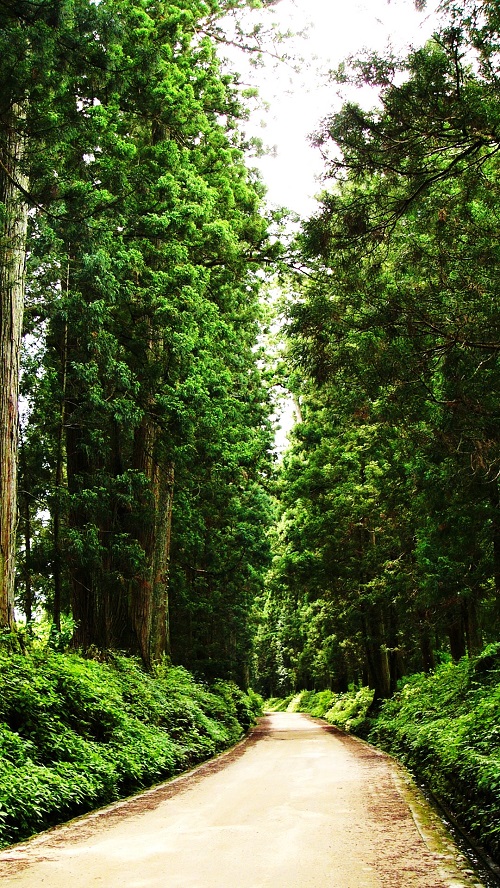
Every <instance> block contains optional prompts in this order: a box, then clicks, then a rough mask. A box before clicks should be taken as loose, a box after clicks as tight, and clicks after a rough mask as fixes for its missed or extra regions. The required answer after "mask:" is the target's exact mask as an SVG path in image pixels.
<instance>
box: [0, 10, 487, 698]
mask: <svg viewBox="0 0 500 888" xmlns="http://www.w3.org/2000/svg"><path fill="white" fill-rule="evenodd" d="M271 5H272V3H270V2H269V3H263V4H261V3H254V2H253V0H249V2H246V0H210V2H205V0H176V2H175V3H171V2H166V0H153V2H148V0H134V2H132V0H123V2H121V3H120V4H119V5H117V4H115V3H113V2H111V0H100V2H99V3H95V2H91V0H36V2H35V0H32V2H29V0H23V2H15V3H14V2H11V0H4V2H1V3H0V11H1V14H2V29H1V31H0V49H1V56H0V95H1V97H2V102H1V105H0V122H1V132H0V300H1V315H0V321H1V323H0V365H1V375H2V387H1V396H0V397H1V400H0V484H1V487H0V490H1V498H0V500H1V513H0V590H1V591H0V626H1V627H3V628H4V629H7V630H8V629H12V628H13V627H14V622H15V609H17V612H18V613H19V612H22V614H23V615H24V617H25V618H26V622H27V626H28V627H30V625H31V624H32V623H33V621H34V620H36V619H37V618H38V615H39V614H40V611H41V610H44V611H46V612H47V613H48V614H49V616H50V620H51V622H52V625H53V633H54V637H57V636H58V635H59V634H60V633H61V632H62V631H63V630H65V626H67V625H69V626H70V628H71V632H72V644H73V645H74V646H75V647H76V648H79V649H84V650H90V651H93V650H106V649H117V650H121V651H126V652H130V653H133V654H137V655H139V656H140V657H141V658H142V660H143V662H144V664H145V665H146V666H151V665H152V664H153V663H154V662H155V661H158V660H161V659H162V657H163V656H165V655H166V656H167V657H170V658H171V659H172V660H173V661H174V662H176V663H182V664H183V665H185V666H187V667H188V668H189V669H192V670H193V671H195V672H196V673H199V674H202V675H204V676H206V677H208V678H211V677H214V676H224V677H230V678H233V679H236V680H237V681H239V682H240V683H242V684H247V683H248V680H249V676H250V673H251V672H252V670H253V671H254V677H255V678H257V680H258V681H259V682H260V685H261V689H262V690H263V691H264V692H265V693H266V694H269V695H271V694H272V695H276V694H279V693H283V692H287V693H288V692H289V691H290V690H293V689H295V688H316V689H320V688H323V687H324V688H333V689H335V690H343V689H345V688H347V687H348V686H349V685H352V684H354V685H358V684H361V683H367V684H369V685H370V686H371V687H372V688H374V689H375V690H376V693H377V696H379V697H384V696H387V695H388V694H390V693H391V691H392V690H393V689H394V688H395V686H396V683H397V681H398V679H399V678H400V677H401V676H402V675H403V674H407V673H409V672H412V671H420V670H425V671H428V670H432V669H433V668H434V666H435V665H436V664H437V663H438V662H439V661H440V660H442V659H443V658H445V659H446V658H447V657H452V658H454V659H455V660H458V659H460V657H462V656H463V655H464V654H466V653H469V654H474V653H475V652H477V651H479V650H480V649H481V647H482V646H483V644H484V643H485V642H488V641H490V640H494V639H495V638H496V637H497V636H498V629H499V624H500V609H499V590H500V505H499V488H498V479H499V470H500V469H499V467H500V434H499V428H500V426H499V422H498V419H499V410H498V395H497V392H498V388H499V383H500V367H499V363H498V358H499V353H500V330H499V311H498V292H499V281H498V258H499V256H498V251H499V246H498V217H499V211H500V192H499V188H498V178H499V176H498V173H499V167H498V164H499V160H498V151H499V145H500V142H499V135H498V133H499V121H500V102H499V96H500V90H499V86H500V80H499V76H500V70H499V66H498V58H499V37H498V35H499V26H500V20H499V12H498V9H497V6H496V4H495V3H493V2H490V0H464V2H462V3H460V4H455V3H453V2H452V0H443V3H442V5H441V16H442V18H441V25H440V27H439V28H438V30H437V31H436V34H435V35H434V37H433V39H432V40H430V41H429V42H428V43H427V44H426V46H424V47H423V48H418V49H414V50H412V51H411V52H410V53H409V55H408V56H407V57H406V58H403V59H400V58H397V57H395V56H393V55H391V54H389V53H386V54H384V55H376V54H372V55H365V56H364V57H362V58H360V59H351V60H348V61H347V62H346V63H344V64H343V65H341V66H340V68H339V69H338V71H336V72H334V73H332V81H333V82H334V84H335V88H338V84H339V83H340V84H341V85H342V84H343V85H345V87H346V88H347V89H348V91H349V95H350V96H352V90H353V88H355V87H358V86H361V87H366V86H367V85H369V86H371V87H372V88H373V89H374V90H375V91H376V94H377V95H378V101H377V103H375V105H374V107H373V108H372V109H371V110H366V108H365V107H364V106H362V105H361V104H359V103H357V102H356V101H355V100H354V99H352V98H349V99H348V100H346V101H345V102H344V104H343V105H342V107H341V108H340V110H338V111H336V112H335V113H332V114H331V115H329V116H328V117H327V118H326V119H325V120H324V121H323V122H322V124H321V125H320V127H319V129H318V132H317V133H316V134H315V136H314V141H315V144H316V146H317V148H318V150H320V151H321V152H322V154H323V157H324V165H325V189H324V191H323V193H322V195H321V198H320V202H319V205H318V210H317V212H316V213H315V214H314V215H313V216H312V217H311V218H310V219H309V220H306V221H304V222H303V224H302V230H301V233H300V234H299V236H298V237H297V239H296V242H295V245H294V249H293V251H292V254H291V255H290V254H287V253H286V252H285V249H284V247H283V246H281V245H280V244H279V242H278V240H277V238H276V236H275V234H274V231H273V228H272V219H271V218H270V217H269V214H266V212H264V209H263V197H264V189H263V186H262V184H261V182H260V181H259V178H258V176H257V175H256V173H255V172H254V171H253V170H252V169H251V167H250V166H249V161H248V157H249V152H248V149H249V147H250V146H249V144H248V142H247V141H246V139H245V136H244V132H243V122H244V119H245V116H246V114H247V108H246V107H245V99H244V98H243V95H244V93H243V91H242V87H241V84H240V83H239V80H238V76H237V75H236V74H232V73H230V72H228V70H227V68H226V67H224V66H222V65H221V63H220V61H219V58H218V52H217V47H218V45H219V43H220V41H221V40H222V39H223V34H224V28H223V19H224V16H227V15H229V14H234V15H236V16H237V15H238V14H239V13H241V12H243V11H245V9H246V8H252V7H257V6H271ZM419 5H420V6H422V5H423V4H422V3H420V4H419ZM259 33H260V32H259V27H257V28H254V30H253V37H254V38H255V37H257V39H258V37H259ZM235 34H236V37H237V38H238V36H242V42H243V43H244V44H245V46H248V39H247V38H246V37H244V34H243V30H242V26H241V24H239V25H237V27H236V29H235ZM332 89H333V85H332ZM269 267H270V268H272V269H275V270H277V271H279V273H280V274H281V275H282V280H283V281H284V288H283V289H284V292H289V293H290V294H291V295H290V298H289V299H286V298H285V307H284V309H283V322H284V326H285V328H286V331H287V344H286V346H285V351H284V356H283V361H282V367H281V376H280V381H281V383H284V384H285V385H286V386H287V387H288V389H289V391H290V392H291V393H292V394H293V396H294V398H295V400H296V403H297V409H298V411H299V412H300V417H301V421H300V422H299V423H298V424H297V426H296V428H295V430H294V432H293V435H292V443H291V446H290V448H289V450H288V452H287V453H286V454H285V456H284V459H283V462H282V464H281V466H280V467H279V469H278V471H277V472H274V470H273V460H272V425H271V421H270V418H269V417H270V415H271V413H272V405H271V397H270V385H271V382H270V379H269V374H268V372H267V371H266V370H265V369H263V367H264V362H263V360H262V358H263V355H262V346H261V345H260V339H259V334H260V331H261V329H262V323H263V314H264V313H265V310H264V308H263V304H262V292H263V286H264V285H263V280H264V276H263V269H264V268H269ZM271 479H274V480H271ZM271 494H273V495H271ZM259 611H260V613H259ZM68 617H69V618H70V620H69V623H68Z"/></svg>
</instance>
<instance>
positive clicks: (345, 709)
mask: <svg viewBox="0 0 500 888" xmlns="http://www.w3.org/2000/svg"><path fill="white" fill-rule="evenodd" d="M372 703H373V691H372V690H370V688H360V689H359V690H353V691H349V692H348V693H345V694H335V693H334V692H333V691H300V692H299V693H298V694H290V696H288V697H286V698H285V699H283V700H282V699H279V698H276V697H273V698H272V699H271V700H267V701H266V709H268V710H271V711H272V712H307V713H308V715H312V716H314V717H315V718H324V719H326V721H327V722H329V724H331V725H335V726H336V727H337V728H341V729H342V730H343V731H347V732H348V733H353V734H357V735H358V736H366V734H367V733H368V731H369V730H370V728H371V726H372V721H371V719H370V718H369V716H368V712H369V710H370V707H371V705H372Z"/></svg>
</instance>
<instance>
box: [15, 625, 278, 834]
mask: <svg viewBox="0 0 500 888" xmlns="http://www.w3.org/2000/svg"><path fill="white" fill-rule="evenodd" d="M260 705H261V700H260V698H258V697H257V696H256V695H254V694H252V693H251V692H250V693H249V694H245V693H243V692H242V691H241V690H239V689H238V688H237V687H236V685H234V684H232V683H231V682H219V683H217V684H215V685H213V686H211V687H210V688H209V687H206V686H205V685H202V684H200V683H197V682H195V681H194V679H193V678H192V676H191V675H190V674H189V673H187V672H186V671H185V670H184V669H181V668H163V669H161V670H158V672H157V674H156V675H155V676H151V675H147V674H145V673H144V672H143V670H142V669H141V668H140V666H139V664H138V663H137V662H136V661H134V660H132V659H130V658H126V657H120V656H113V657H112V658H111V659H110V660H109V661H108V662H106V663H103V662H97V661H95V660H91V659H84V658H82V657H80V656H78V655H77V654H62V653H56V652H54V651H51V650H50V649H49V648H47V647H39V648H36V647H35V648H33V649H29V650H27V651H26V653H24V654H22V653H16V652H13V651H12V649H10V645H9V643H8V642H7V643H4V644H3V645H2V644H0V845H6V844H9V843H12V842H15V841H19V840H21V839H23V838H25V837H27V836H29V835H32V834H33V833H35V832H37V831H39V830H42V829H45V828H47V827H49V826H52V825H54V824H57V823H61V822H63V821H65V820H68V819H70V818H72V817H75V816H77V815H79V814H82V813H85V812H87V811H90V810H92V809H94V808H97V807H100V806H102V805H105V804H107V803H108V802H112V801H113V800H115V799H118V798H121V797H124V796H127V795H129V794H131V793H133V792H135V791H136V790H139V789H141V788H143V787H146V786H150V785H152V784H154V783H157V782H160V781H162V780H164V779H167V778H169V777H172V776H173V775H175V774H177V773H180V772H182V771H184V770H186V769H188V768H190V767H192V766H193V765H195V764H197V763H198V762H200V761H203V760H204V759H207V758H209V757H210V756H213V755H214V754H215V753H218V752H220V751H222V750H223V749H226V748H227V747H229V746H231V745H232V744H234V743H235V742H236V741H237V740H239V739H240V737H241V736H242V735H243V733H244V732H245V731H246V730H247V729H248V728H249V726H250V725H251V724H252V723H253V721H254V719H255V716H256V714H257V713H258V711H259V709H260Z"/></svg>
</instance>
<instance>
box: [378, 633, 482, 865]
mask: <svg viewBox="0 0 500 888" xmlns="http://www.w3.org/2000/svg"><path fill="white" fill-rule="evenodd" d="M370 740H371V741H372V742H375V743H377V744H379V745H381V746H383V748H384V749H387V750H388V751H389V752H391V753H392V754H394V755H396V756H397V757H398V758H400V759H401V760H402V761H403V762H404V763H405V764H406V765H407V766H408V767H409V768H410V769H411V770H413V771H414V772H415V773H416V774H417V775H418V777H419V778H421V779H423V780H424V781H425V783H426V784H427V785H428V786H429V788H430V789H431V790H432V792H434V793H435V795H436V796H437V797H438V798H439V799H441V801H443V802H444V803H445V804H446V805H447V806H448V807H449V808H450V809H451V810H452V811H453V812H454V813H455V814H456V816H457V817H458V819H459V820H460V821H461V822H462V823H463V824H465V826H466V827H467V829H468V830H469V831H470V832H471V833H472V834H473V835H475V836H476V838H477V839H478V840H479V841H480V842H481V843H482V844H484V846H485V847H486V848H487V849H488V850H489V851H490V853H491V854H492V855H493V856H494V857H498V854H499V851H500V833H499V828H498V824H499V823H500V744H499V740H500V645H499V644H493V645H489V646H488V647H486V648H485V650H484V651H483V653H482V654H481V655H480V656H479V657H477V658H475V659H463V660H461V661H460V662H459V663H445V664H443V665H442V666H439V667H438V668H437V669H436V671H435V672H434V673H432V674H431V675H423V674H420V675H414V676H411V677H410V678H407V679H405V680H404V682H403V683H402V685H401V689H400V690H399V691H398V693H397V694H395V695H394V697H392V698H391V699H390V700H387V701H386V702H385V703H384V704H383V705H382V707H381V709H380V712H379V714H378V715H377V718H376V721H375V723H374V726H373V728H372V731H371V734H370Z"/></svg>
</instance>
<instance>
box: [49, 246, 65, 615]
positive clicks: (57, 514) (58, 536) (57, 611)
mask: <svg viewBox="0 0 500 888" xmlns="http://www.w3.org/2000/svg"><path fill="white" fill-rule="evenodd" d="M68 287H69V259H68V272H67V278H66V292H67V290H68ZM67 361H68V324H67V322H66V321H65V323H64V328H63V333H62V342H61V402H60V407H59V427H58V430H57V456H56V477H55V487H56V490H55V499H54V512H53V518H52V530H53V542H54V606H53V614H52V619H53V622H54V625H55V627H56V629H57V630H58V631H59V632H60V631H61V602H62V566H63V561H64V559H63V551H62V533H61V518H62V502H61V497H62V489H63V480H64V426H65V421H66V378H67Z"/></svg>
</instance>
